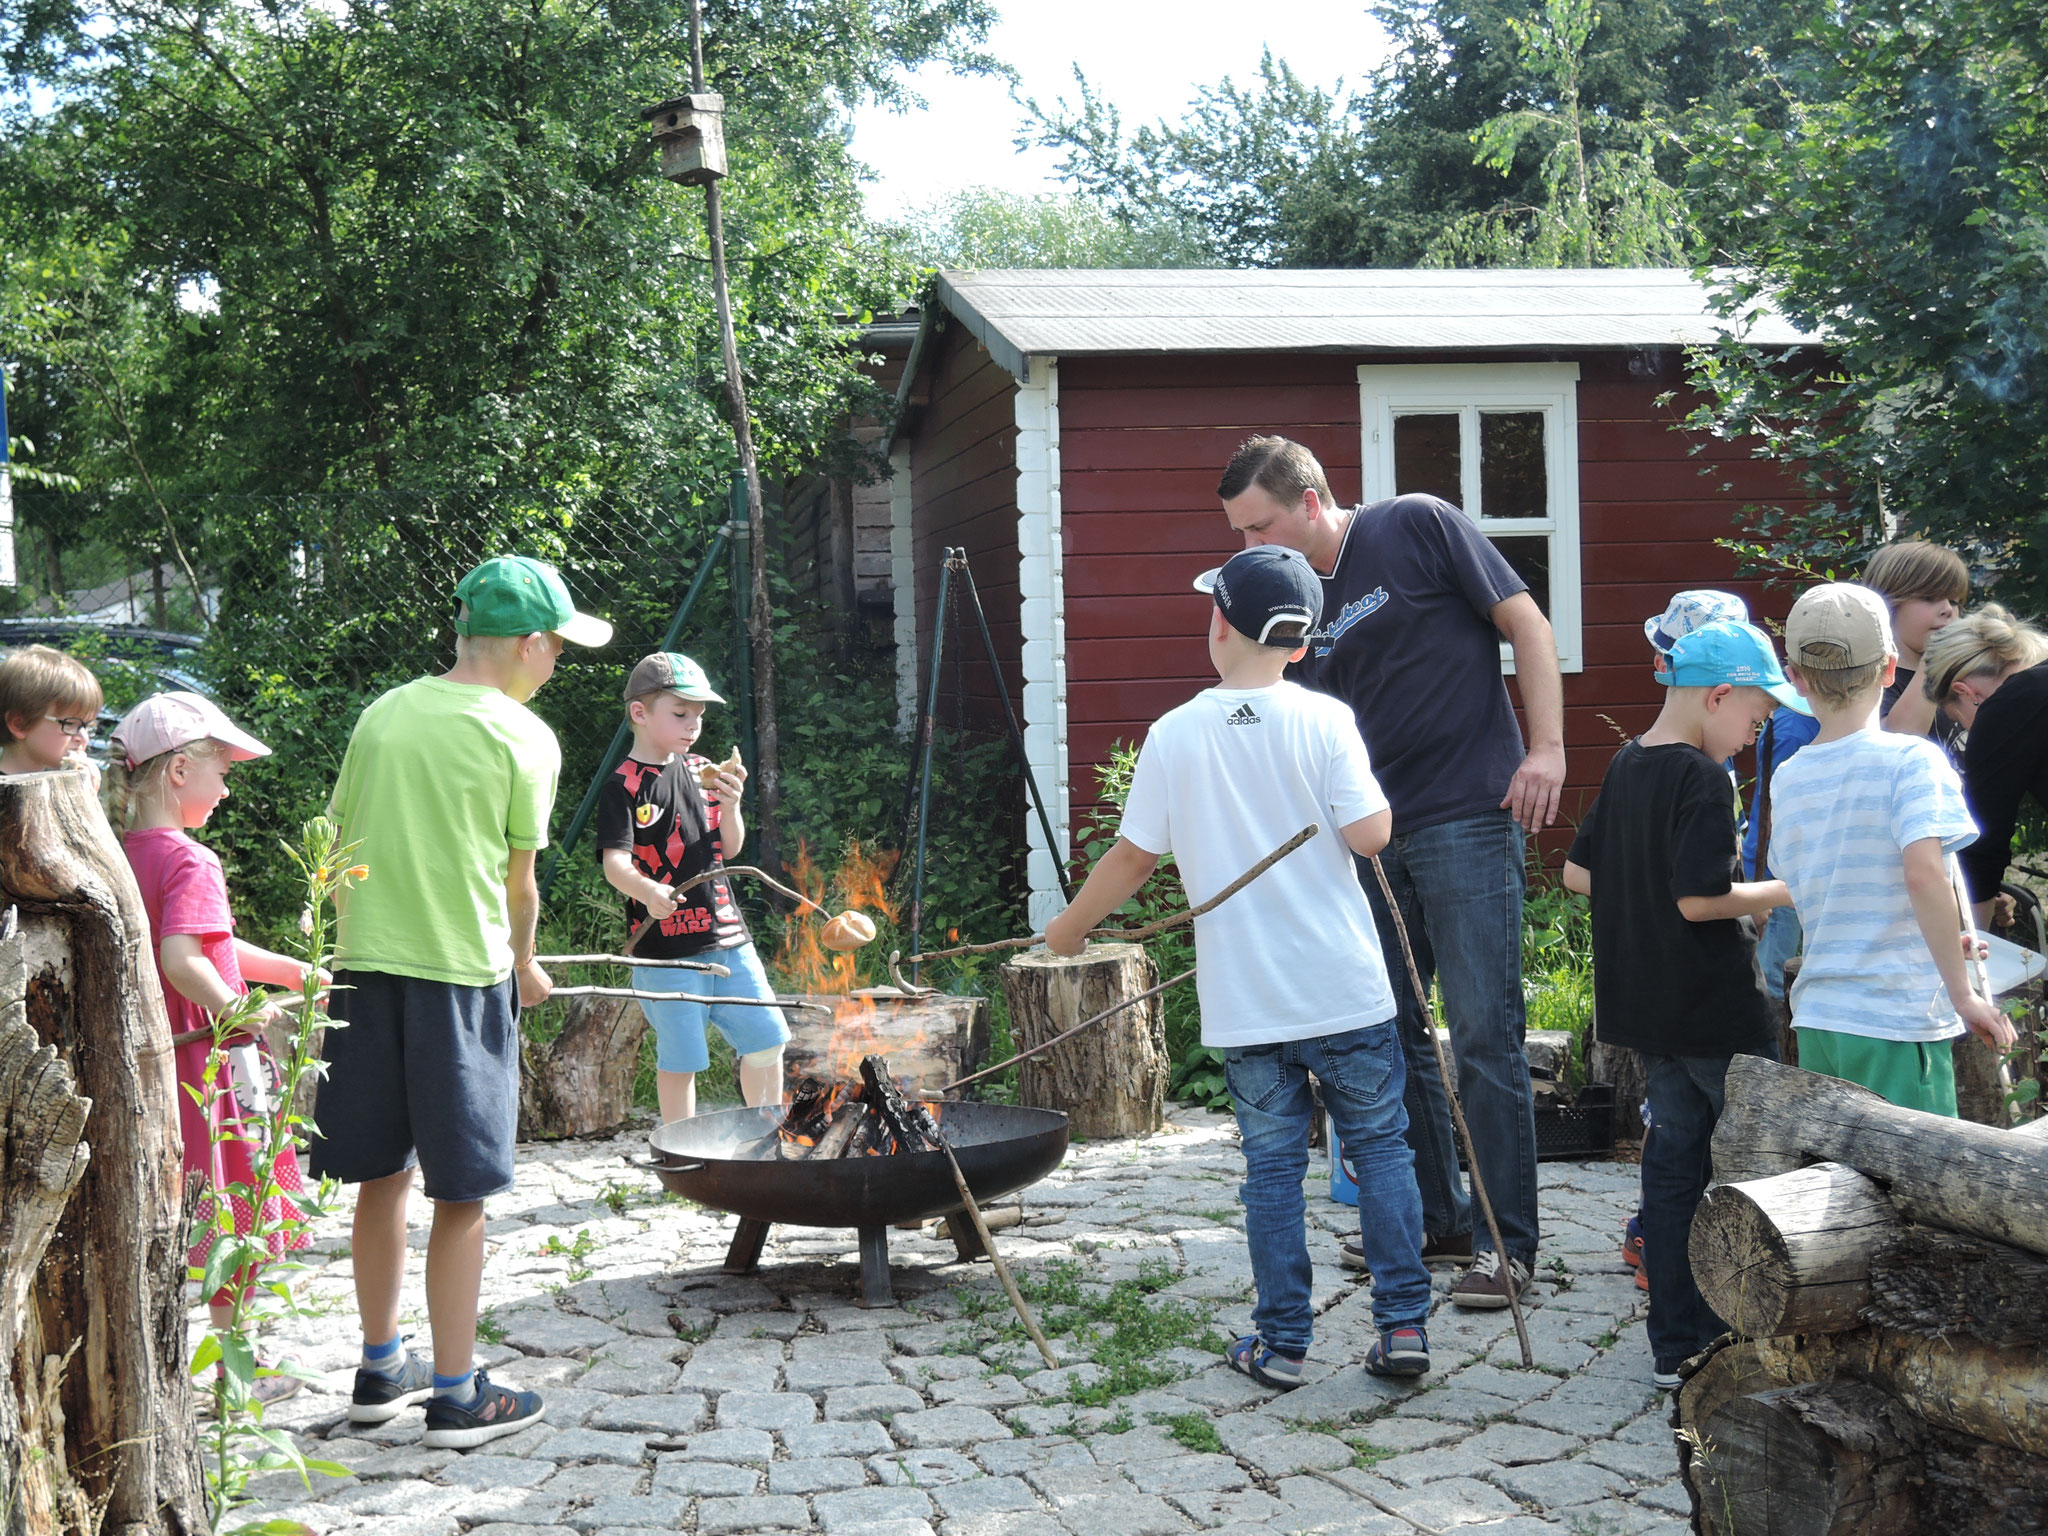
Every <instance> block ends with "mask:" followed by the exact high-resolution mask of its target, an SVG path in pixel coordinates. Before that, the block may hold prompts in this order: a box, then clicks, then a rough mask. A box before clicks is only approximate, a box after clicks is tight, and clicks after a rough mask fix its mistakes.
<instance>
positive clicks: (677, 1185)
mask: <svg viewBox="0 0 2048 1536" xmlns="http://www.w3.org/2000/svg"><path fill="white" fill-rule="evenodd" d="M782 1115H783V1110H782V1107H781V1106H780V1105H771V1106H768V1107H765V1108H761V1109H721V1110H715V1111H713V1112H712V1113H710V1114H708V1115H698V1116H696V1117H695V1118H694V1119H690V1120H677V1121H673V1122H671V1123H670V1124H668V1125H664V1126H663V1127H661V1129H660V1130H658V1131H656V1132H655V1133H654V1134H653V1135H652V1136H650V1137H648V1138H647V1145H648V1151H649V1152H650V1154H651V1156H650V1157H649V1159H648V1160H647V1161H646V1162H644V1163H638V1164H637V1166H639V1167H643V1168H645V1169H646V1170H647V1171H648V1172H649V1173H652V1174H653V1175H654V1176H655V1177H656V1178H658V1179H660V1180H661V1182H662V1184H663V1185H664V1186H665V1187H666V1188H667V1189H669V1190H671V1191H672V1192H674V1193H675V1194H678V1195H681V1196H683V1197H684V1198H685V1199H688V1200H694V1201H696V1202H697V1203H698V1204H699V1205H707V1206H710V1207H711V1208H712V1209H714V1210H720V1211H730V1212H732V1213H733V1214H734V1215H735V1216H741V1217H746V1218H749V1219H751V1220H754V1221H760V1222H771V1223H774V1222H780V1223H785V1224H787V1225H790V1226H797V1227H863V1228H866V1227H887V1226H891V1225H893V1224H895V1223H896V1222H899V1221H917V1220H920V1219H921V1218H923V1217H926V1216H943V1215H946V1214H948V1213H949V1212H952V1211H957V1210H959V1209H960V1190H959V1187H958V1186H957V1185H955V1184H954V1182H953V1173H952V1170H951V1169H950V1168H948V1167H947V1166H946V1157H945V1154H944V1153H942V1152H909V1153H896V1154H893V1155H891V1156H886V1157H840V1158H832V1159H829V1160H824V1161H815V1162H814V1161H811V1160H809V1159H798V1160H796V1161H794V1162H784V1161H782V1160H780V1159H779V1158H777V1157H775V1155H774V1151H773V1146H772V1143H770V1142H769V1140H768V1138H770V1137H771V1136H773V1134H774V1132H775V1130H776V1128H777V1127H778V1126H780V1125H781V1123H782ZM939 1129H940V1131H941V1132H942V1133H943V1134H944V1136H945V1138H946V1140H947V1142H948V1143H949V1144H950V1145H951V1146H952V1148H953V1156H954V1157H955V1158H957V1159H958V1160H959V1163H960V1171H961V1173H963V1174H964V1175H965V1176H966V1178H967V1187H968V1188H969V1189H971V1190H973V1191H974V1198H975V1200H976V1201H978V1202H979V1201H988V1200H993V1199H995V1198H996V1197H997V1196H999V1195H1007V1194H1009V1193H1010V1192H1011V1191H1012V1190H1017V1189H1022V1188H1023V1187H1024V1186H1025V1185H1027V1184H1035V1183H1037V1182H1038V1181H1039V1180H1040V1179H1042V1178H1044V1177H1045V1176H1046V1175H1047V1174H1048V1173H1051V1172H1052V1171H1053V1169H1055V1168H1057V1167H1059V1165H1060V1160H1061V1159H1062V1158H1063V1157H1065V1156H1066V1153H1067V1117H1066V1116H1065V1115H1063V1114H1061V1113H1060V1112H1059V1111H1058V1110H1053V1109H1023V1108H1019V1107H1016V1106H1014V1105H1009V1104H976V1103H972V1102H969V1101H965V1100H962V1101H953V1102H948V1103H947V1104H946V1105H945V1107H944V1109H943V1110H942V1111H941V1113H940V1116H939Z"/></svg>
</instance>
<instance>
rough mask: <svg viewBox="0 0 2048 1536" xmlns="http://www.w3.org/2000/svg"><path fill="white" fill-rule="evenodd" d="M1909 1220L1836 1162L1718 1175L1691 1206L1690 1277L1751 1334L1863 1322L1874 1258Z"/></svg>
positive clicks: (1731, 1322) (1830, 1329)
mask: <svg viewBox="0 0 2048 1536" xmlns="http://www.w3.org/2000/svg"><path fill="white" fill-rule="evenodd" d="M1904 1227H1905V1222H1904V1220H1903V1219H1902V1218H1901V1217H1900V1216H1899V1213H1898V1212H1897V1211H1896V1210H1894V1209H1893V1208H1892V1203H1891V1201H1889V1200H1887V1199H1886V1198H1885V1194H1884V1191H1883V1190H1882V1189H1880V1188H1879V1187H1878V1186H1877V1185H1876V1184H1875V1183H1873V1182H1872V1181H1871V1180H1869V1179H1867V1178H1865V1177H1864V1176H1863V1175H1862V1174H1860V1173H1858V1172H1856V1170H1855V1169H1853V1168H1844V1167H1842V1165H1841V1164H1839V1163H1822V1164H1820V1165H1819V1166H1817V1167H1813V1168H1802V1169H1800V1170H1798V1171H1797V1172H1796V1173H1781V1174H1777V1175H1775V1176H1773V1177H1771V1178H1768V1179H1749V1180H1745V1181H1744V1182H1743V1183H1740V1184H1718V1185H1716V1186H1715V1187H1714V1188H1712V1189H1710V1190H1708V1191H1707V1196H1706V1199H1704V1200H1702V1201H1701V1202H1700V1207H1699V1210H1698V1211H1697V1212H1695V1213H1694V1215H1693V1219H1692V1247H1691V1253H1692V1276H1693V1281H1694V1283H1695V1284H1697V1285H1698V1286H1699V1288H1700V1295H1702V1296H1704V1297H1705V1298H1706V1301H1707V1305H1708V1306H1710V1307H1712V1308H1713V1309H1714V1310H1715V1311H1716V1312H1717V1313H1719V1314H1720V1315H1721V1316H1722V1317H1723V1318H1725V1319H1726V1320H1727V1322H1728V1326H1729V1327H1731V1328H1733V1329H1734V1330H1735V1331H1736V1332H1737V1333H1739V1334H1741V1335H1743V1336H1744V1337H1747V1338H1771V1337H1774V1336H1775V1335H1778V1334H1784V1333H1839V1332H1842V1331H1844V1330H1847V1329H1851V1328H1855V1327H1858V1326H1860V1323H1861V1314H1862V1311H1863V1308H1864V1307H1865V1306H1866V1305H1868V1303H1869V1301H1870V1265H1871V1260H1872V1259H1873V1258H1874V1257H1876V1255H1877V1252H1878V1250H1879V1249H1881V1248H1882V1247H1883V1246H1884V1245H1885V1244H1886V1243H1887V1242H1889V1241H1890V1240H1891V1239H1893V1238H1894V1237H1896V1236H1897V1235H1898V1234H1899V1232H1900V1231H1901V1230H1903V1229H1904Z"/></svg>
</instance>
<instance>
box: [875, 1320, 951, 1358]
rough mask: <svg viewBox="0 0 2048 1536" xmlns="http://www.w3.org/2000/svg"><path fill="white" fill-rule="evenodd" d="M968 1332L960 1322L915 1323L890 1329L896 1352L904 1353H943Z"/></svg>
mask: <svg viewBox="0 0 2048 1536" xmlns="http://www.w3.org/2000/svg"><path fill="white" fill-rule="evenodd" d="M966 1334H967V1329H966V1328H965V1327H964V1326H963V1325H961V1324H959V1323H913V1324H911V1325H910V1326H909V1327H907V1328H892V1329H890V1330H889V1338H890V1340H891V1341H892V1342H893V1343H894V1344H895V1346H896V1352H897V1353H898V1354H904V1355H943V1354H944V1353H945V1352H946V1350H947V1348H948V1347H949V1346H950V1345H952V1344H954V1343H956V1342H958V1341H959V1340H960V1339H962V1338H964V1337H965V1336H966Z"/></svg>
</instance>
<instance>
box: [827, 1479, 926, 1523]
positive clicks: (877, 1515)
mask: <svg viewBox="0 0 2048 1536" xmlns="http://www.w3.org/2000/svg"><path fill="white" fill-rule="evenodd" d="M812 1503H813V1505H814V1507H815V1508H816V1509H817V1511H818V1523H819V1524H820V1525H822V1526H824V1527H825V1529H826V1530H827V1531H828V1532H837V1531H843V1530H845V1529H846V1528H847V1527H849V1526H856V1525H872V1524H873V1523H874V1522H876V1521H878V1520H928V1519H930V1518H931V1513H932V1496H931V1495H930V1494H928V1493H926V1492H925V1491H924V1490H923V1489H922V1488H856V1489H854V1490H852V1491H851V1492H848V1493H821V1494H819V1495H818V1497H817V1498H816V1499H814V1500H813V1501H812Z"/></svg>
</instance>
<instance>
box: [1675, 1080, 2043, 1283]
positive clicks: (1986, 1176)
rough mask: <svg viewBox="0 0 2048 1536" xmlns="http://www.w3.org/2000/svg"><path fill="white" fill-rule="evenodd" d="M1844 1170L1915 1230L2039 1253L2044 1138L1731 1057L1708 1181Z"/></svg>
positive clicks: (2041, 1229) (1730, 1180)
mask: <svg viewBox="0 0 2048 1536" xmlns="http://www.w3.org/2000/svg"><path fill="white" fill-rule="evenodd" d="M1816 1162H1837V1163H1844V1164H1846V1165H1848V1166H1849V1167H1851V1168H1854V1169H1855V1170H1856V1171H1857V1172H1859V1173H1863V1174H1867V1175H1869V1176H1870V1177H1871V1178H1874V1179H1876V1180H1877V1181H1878V1182H1879V1183H1881V1184H1883V1185H1884V1186H1885V1188H1886V1189H1887V1190H1888V1191H1889V1192H1890V1194H1891V1198H1892V1204H1893V1205H1894V1206H1896V1207H1897V1208H1898V1210H1899V1211H1900V1212H1901V1214H1903V1215H1906V1216H1910V1217H1912V1218H1913V1219H1914V1220H1915V1221H1925V1222H1931V1223H1934V1224H1935V1225H1938V1226H1942V1227H1946V1228H1949V1229H1950V1230H1952V1231H1959V1232H1968V1233H1971V1234H1973V1235H1975V1236H1978V1237H1988V1238H1992V1239H1995V1240H1996V1241H1998V1242H2003V1243H2011V1244H2013V1245H2014V1246H2016V1247H2020V1248H2025V1249H2027V1250H2028V1251H2029V1252H2032V1253H2043V1254H2048V1141H2043V1140H2042V1139H2041V1138H2040V1137H2038V1136H2031V1135H2026V1134H2016V1133H2014V1132H2012V1131H2004V1130H1998V1129H1995V1128H1994V1127H1991V1126H1988V1125H1972V1124H1970V1123H1969V1122H1968V1121H1964V1120H1950V1119H1947V1118H1945V1117H1943V1116H1940V1115H1929V1114H1923V1113H1921V1112H1920V1111H1918V1110H1912V1109H1900V1108H1898V1107H1897V1106H1895V1105H1892V1104H1888V1103H1886V1102H1885V1101H1884V1100H1883V1099H1881V1098H1879V1097H1878V1096H1877V1095H1876V1094H1874V1093H1872V1092H1870V1090H1868V1089H1867V1088H1858V1087H1856V1086H1855V1085H1854V1084H1851V1083H1845V1082H1842V1081H1840V1080H1838V1079H1836V1078H1832V1077H1822V1076H1820V1075H1818V1074H1817V1073H1813V1072H1802V1071H1800V1070H1799V1069H1798V1068H1797V1067H1786V1066H1780V1065H1779V1064H1778V1063H1777V1062H1774V1061H1765V1060H1763V1059H1762V1058H1760V1057H1756V1056H1738V1057H1736V1058H1735V1060H1734V1062H1733V1064H1732V1065H1731V1066H1730V1067H1729V1069H1728V1099H1727V1108H1726V1110H1725V1111H1724V1112H1723V1114H1722V1116H1721V1123H1720V1125H1719V1126H1718V1127H1716V1129H1715V1131H1714V1175H1715V1178H1716V1181H1717V1182H1720V1183H1728V1184H1733V1183H1741V1182H1743V1181H1745V1180H1749V1179H1758V1178H1767V1177H1769V1176H1770V1175H1772V1174H1779V1173H1790V1172H1792V1171H1794V1170H1795V1169H1798V1168H1800V1167H1803V1166H1805V1165H1807V1164H1809V1163H1816Z"/></svg>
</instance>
